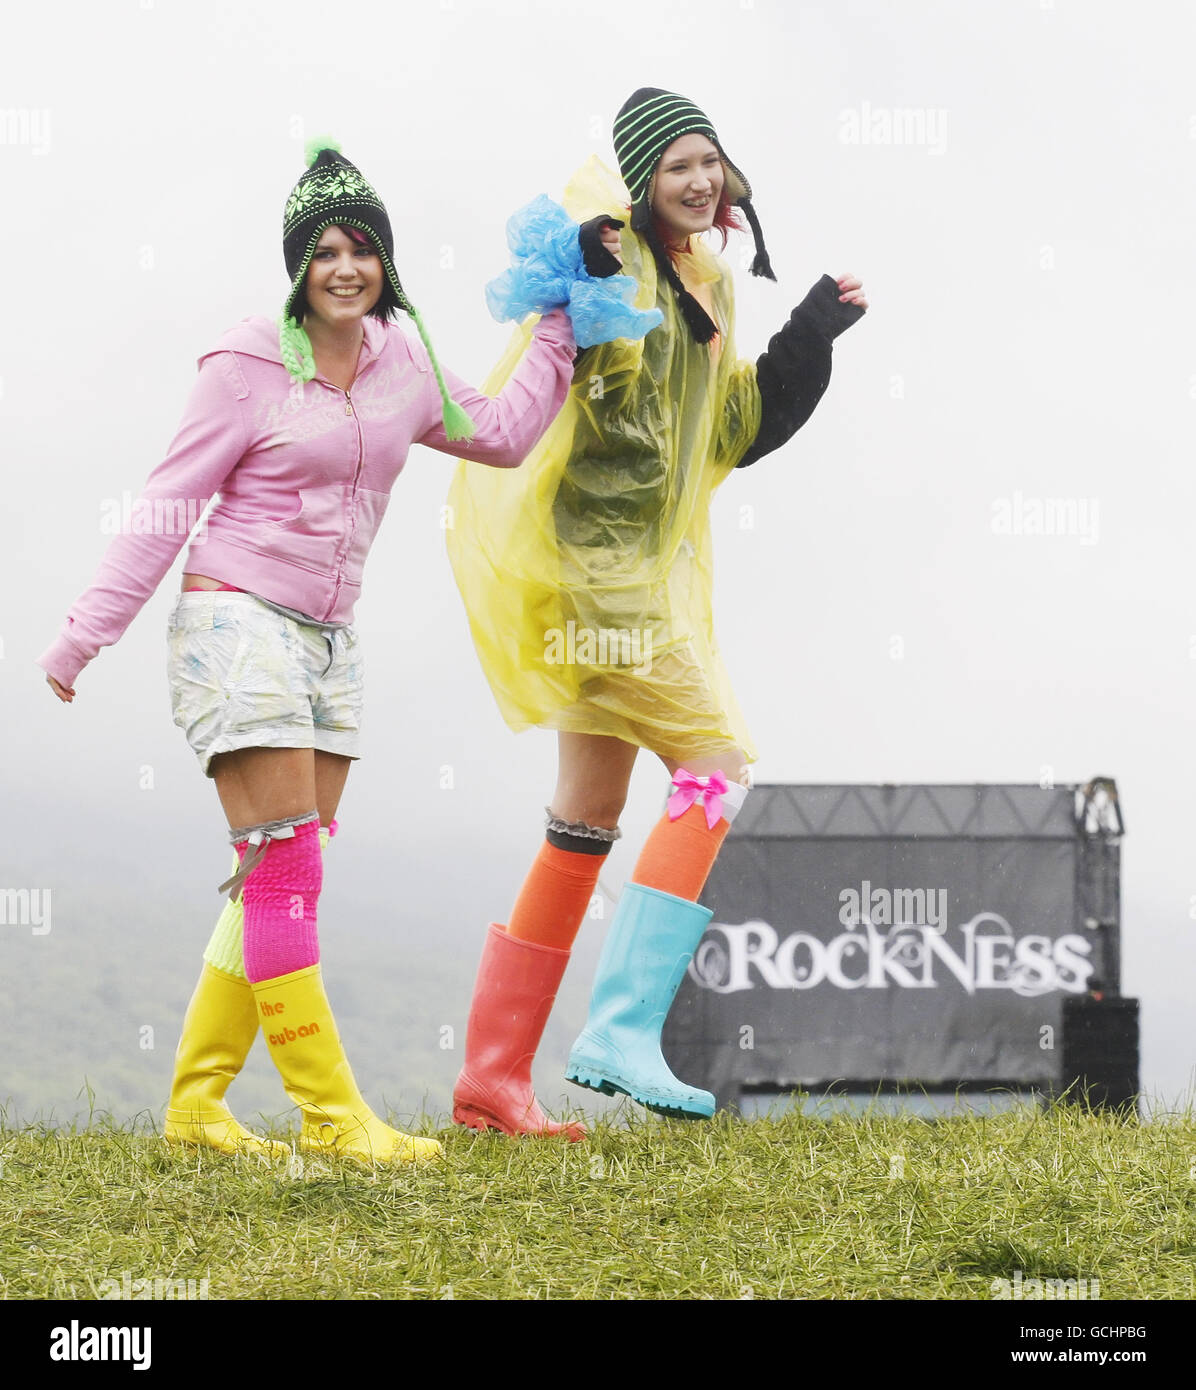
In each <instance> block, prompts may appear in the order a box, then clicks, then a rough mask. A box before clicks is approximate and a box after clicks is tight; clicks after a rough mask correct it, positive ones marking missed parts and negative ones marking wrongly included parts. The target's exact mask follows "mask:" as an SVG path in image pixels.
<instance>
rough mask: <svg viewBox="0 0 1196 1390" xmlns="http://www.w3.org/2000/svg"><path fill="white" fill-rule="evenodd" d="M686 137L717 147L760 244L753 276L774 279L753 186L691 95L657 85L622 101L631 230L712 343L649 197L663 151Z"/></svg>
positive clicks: (621, 144) (618, 133)
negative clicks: (662, 236) (648, 249)
mask: <svg viewBox="0 0 1196 1390" xmlns="http://www.w3.org/2000/svg"><path fill="white" fill-rule="evenodd" d="M683 135H704V136H705V137H706V138H707V140H709V141H711V142H712V143H713V144H714V145H715V146H716V147H717V149H718V152H719V156H720V158H721V159H722V161H723V167H724V168H725V169H726V182H725V188H726V192H727V197H728V198H729V199H730V200H731V202H732V203H734V204H735V206H736V207H739V208H742V209H743V213H744V216H745V217H746V218H747V220H748V226H749V227H751V229H752V235H753V237H754V238H755V242H756V255H755V258H754V260H753V261H752V274H753V275H765V276H767V277H768V279H770V280H775V279H776V278H777V277H776V276H775V275H774V274H773V270H772V265H771V263H770V262H769V259H768V252H767V250H766V249H765V246H764V234H763V232H762V231H761V230H760V222H759V219H758V218H757V217H756V210H755V208H753V207H752V186H751V184H750V183H748V181H747V179H746V178H745V177H744V175H743V173H742V171H741V170H740V169H739V168H737V167H736V165H734V164H732V162H731V161H730V160H729V159H728V158H727V152H726V151H725V150H724V149H723V147H722V145H721V144H720V142H719V138H718V136H717V135H716V134H715V132H714V127H713V126H712V125H711V124H710V120H709V118H708V117H707V116H706V114H705V112H703V111H702V110H701V109H700V108H699V107H697V106H695V105H694V104H693V102H692V101H690V100H689V99H688V97H683V96H678V94H677V93H676V92H664V91H661V89H660V88H659V87H641V88H640V89H639V91H638V92H633V93H632V95H631V96H629V97H628V98H627V100H626V101H625V102H624V103H623V106H622V108H621V109H620V111H619V114H618V115H617V116H616V117H615V128H614V144H615V156H616V157H617V159H618V161H619V172H620V173H621V174H622V175H623V182H624V183H625V184H626V185H627V191H628V193H630V195H631V227H632V230H633V231H636V232H639V234H640V235H641V236H642V237H644V239H645V240H646V241H647V243H648V245H649V246H650V247H651V248H652V253H653V256H654V258H655V260H656V265H657V269H658V270H659V271H660V272H661V274H662V275H664V277H665V278H666V279H667V280H668V282H669V284H670V285H671V286H672V288H673V291H674V293H675V294H676V295H677V299H678V301H679V304H680V308H681V312H682V314H683V315H684V317H685V321H686V322H687V323H688V324H689V327H690V330H691V331H692V333H693V335H694V337H695V338H696V339H697V341H698V342H699V343H708V342H709V341H710V339H711V338H713V337H714V334H715V332H716V331H717V330H716V328H715V325H714V324H713V323H711V321H710V319H709V317H708V315H707V313H706V311H705V310H704V309H703V308H702V306H701V305H700V304H699V303H698V301H697V300H696V299H694V297H693V296H692V295H691V294H690V293H689V291H688V290H687V289H686V288H685V287H684V285H682V283H681V277H680V276H679V275H678V274H677V269H676V267H675V266H674V265H673V262H672V259H671V258H670V256H669V254H668V252H667V251H666V250H665V247H664V245H663V243H662V242H661V240H660V238H659V236H657V234H656V228H655V224H654V222H653V218H652V206H651V202H650V197H649V195H650V194H651V191H652V177H653V175H654V174H655V173H656V166H657V165H658V164H659V163H660V157H661V155H663V154H664V152H665V150H667V149H668V147H669V146H670V145H671V144H672V143H673V141H674V140H679V139H680V138H681V137H682V136H683Z"/></svg>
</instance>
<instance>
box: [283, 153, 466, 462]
mask: <svg viewBox="0 0 1196 1390" xmlns="http://www.w3.org/2000/svg"><path fill="white" fill-rule="evenodd" d="M305 154H306V158H307V166H308V167H307V168H306V169H305V170H304V172H303V174H302V175H301V176H300V179H299V182H298V183H297V184H296V185H295V187H294V188H292V189H291V195H290V197H289V198H288V199H287V206H286V212H285V213H284V214H283V222H282V254H283V259H284V260H285V261H286V267H287V274H288V275H289V276H290V277H291V292H290V294H288V295H287V300H286V303H285V304H284V305H283V307H282V314H281V316H280V318H279V320H278V343H279V349H280V352H281V354H282V360H283V365H284V366H285V367H286V369H287V371H288V372H289V373H290V374H291V376H292V377H294V379H295V380H296V381H310V380H311V379H312V378H313V377H314V376H315V374H316V363H315V358H314V356H313V355H312V349H311V340H310V339H309V338H308V336H307V334H306V333H305V332H304V331H303V325H302V324H301V323H300V322H299V321H298V320H297V319H296V318H295V317H294V307H295V300H296V298H297V297H298V295H299V291H300V290H301V289H302V288H303V281H304V279H305V277H306V275H307V269H308V266H310V265H311V258H312V256H313V255H315V250H316V244H317V242H318V241H319V240H320V237H321V235H322V234H323V233H324V232H326V231H327V230H328V228H329V227H332V226H342V225H343V226H347V227H356V228H357V229H358V230H359V231H362V232H364V233H365V234H366V236H368V237H369V239H370V241H371V243H372V244H373V247H374V250H375V251H377V253H378V256H379V258H380V259H381V261H382V268H383V270H384V272H385V274H386V279H387V282H388V283H389V285H390V289H391V291H392V293H393V295H394V298H395V302H396V303H397V304H398V306H399V308H400V309H403V310H405V311H406V313H408V314H409V315H410V316H411V319H412V321H413V322H414V324H415V326H416V328H417V329H418V330H419V336H420V337H421V338H422V339H423V344H424V347H425V348H427V350H428V357H429V359H430V361H431V363H432V370H433V372H434V373H435V374H436V382H437V385H438V386H439V387H440V398H441V401H442V403H443V417H444V429H445V433H446V434H447V435H448V437H449V439H451V440H459V439H471V438H472V437H473V433H474V423H473V421H472V420H471V419H470V418H469V416H468V415H467V414H466V413H465V411H464V410H463V409H462V408H461V407H460V406H459V405H458V404H457V403H456V401H454V400H453V398H452V397H451V396H450V395H449V390H448V386H447V385H446V384H445V380H444V374H443V372H442V371H441V370H440V363H439V361H438V360H437V357H436V351H435V349H434V348H433V347H432V340H431V338H429V337H428V330H427V329H426V328H425V327H424V321H423V319H421V318H420V316H419V311H418V310H417V309H416V307H415V305H414V304H412V302H411V301H410V300H409V299H408V298H407V294H406V291H405V290H404V289H403V286H402V284H400V282H399V275H398V271H396V270H395V263H394V236H393V234H392V232H391V229H390V218H389V217H388V216H387V215H386V208H385V207H384V206H383V203H382V200H381V198H379V197H378V195H377V193H375V192H374V189H373V187H372V186H371V185H370V184H369V182H368V181H367V180H366V179H365V177H364V176H363V175H362V173H361V170H360V169H358V168H357V166H356V165H354V164H351V163H350V162H349V161H348V160H347V159H346V158H345V157H344V156H343V155H342V154H341V153H340V146H339V145H338V144H336V142H335V141H333V140H312V141H310V142H309V143H308V145H307V148H306V150H305Z"/></svg>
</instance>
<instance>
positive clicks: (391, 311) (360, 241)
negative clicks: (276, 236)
mask: <svg viewBox="0 0 1196 1390" xmlns="http://www.w3.org/2000/svg"><path fill="white" fill-rule="evenodd" d="M333 225H334V226H335V227H336V228H337V229H338V230H339V231H342V232H344V234H345V235H346V236H347V237H348V238H349V240H350V241H355V242H356V243H357V245H358V246H373V247H374V252H375V254H376V253H377V251H378V248H377V246H375V245H374V242H373V240H372V238H370V237H368V236H366V234H365V233H364V232H363V231H362V230H361V228H360V227H350V226H349V225H348V224H347V223H343V222H336V223H333ZM327 230H328V228H327V227H325V228H324V231H327ZM724 240H725V238H724ZM307 269H308V270H310V269H311V264H310V263H309V264H308V267H307ZM310 307H311V306H310V305H309V304H308V302H307V272H306V271H305V272H304V275H303V283H302V284H301V285H300V286H299V288H298V289H297V290H296V291H295V298H294V301H293V302H292V304H291V314H292V316H293V317H294V319H295V322H296V323H302V322H303V319H304V316H305V315H306V313H307V311H308V309H309V308H310ZM399 307H400V305H399V297H398V295H396V294H395V287H394V286H393V285H392V284H391V283H390V276H389V275H387V273H386V262H385V261H383V262H382V293H381V294H380V295H379V296H378V302H377V303H376V304H375V305H374V307H373V308H372V309H370V310H369V312H368V314H367V317H368V318H375V319H381V320H382V322H383V323H392V322H393V321H394V317H395V310H396V309H398V308H399Z"/></svg>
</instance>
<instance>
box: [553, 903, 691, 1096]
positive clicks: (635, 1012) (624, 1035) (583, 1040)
mask: <svg viewBox="0 0 1196 1390" xmlns="http://www.w3.org/2000/svg"><path fill="white" fill-rule="evenodd" d="M712 916H713V913H712V912H711V910H710V908H708V907H699V906H698V904H697V903H691V902H690V901H689V900H688V899H686V898H676V897H674V896H673V895H672V893H662V892H660V890H659V889H656V888H645V887H644V886H643V885H642V884H639V883H629V884H628V885H627V886H626V888H624V890H623V896H622V898H620V900H619V906H618V908H617V909H616V911H615V915H614V920H613V921H612V922H611V924H610V931H609V932H608V933H607V936H606V941H605V942H604V943H603V946H602V955H601V957H600V958H599V960H598V971H597V974H596V976H595V978H594V992H593V994H592V995H591V996H590V1016H589V1018H588V1019H587V1020H586V1026H585V1028H584V1029H583V1030H582V1033H581V1036H580V1037H579V1038H578V1039H577V1041H576V1042H575V1043H574V1044H573V1051H572V1052H570V1054H569V1065H568V1066H567V1067H566V1069H565V1077H566V1079H567V1080H569V1081H572V1082H574V1083H575V1084H576V1085H578V1086H588V1087H589V1088H590V1090H592V1091H601V1092H603V1094H605V1095H608V1096H613V1095H614V1094H615V1093H616V1092H617V1091H618V1092H622V1093H623V1095H626V1096H630V1097H631V1099H632V1100H635V1101H638V1102H639V1103H640V1104H641V1105H645V1106H647V1107H648V1109H649V1110H655V1111H657V1112H658V1113H659V1114H662V1115H689V1116H694V1117H698V1118H701V1119H708V1118H709V1117H710V1116H711V1115H713V1114H714V1097H713V1096H712V1095H711V1094H710V1092H709V1091H700V1090H698V1089H697V1087H695V1086H687V1085H686V1084H685V1083H684V1082H683V1081H678V1080H677V1078H676V1077H675V1076H674V1075H673V1073H672V1072H671V1071H670V1070H669V1067H668V1063H667V1062H666V1061H665V1060H664V1054H663V1053H662V1052H661V1050H660V1030H661V1029H662V1028H663V1027H664V1021H665V1019H666V1018H667V1017H668V1012H669V1009H670V1008H672V1005H673V1000H674V998H675V997H676V994H677V990H678V988H679V987H680V984H681V977H682V975H684V974H685V971H686V967H687V966H688V965H689V962H690V961H691V960H692V959H693V953H694V951H695V950H696V949H697V945H698V942H699V941H700V940H701V939H702V933H703V932H704V931H705V930H706V923H707V922H709V921H710V918H711V917H712Z"/></svg>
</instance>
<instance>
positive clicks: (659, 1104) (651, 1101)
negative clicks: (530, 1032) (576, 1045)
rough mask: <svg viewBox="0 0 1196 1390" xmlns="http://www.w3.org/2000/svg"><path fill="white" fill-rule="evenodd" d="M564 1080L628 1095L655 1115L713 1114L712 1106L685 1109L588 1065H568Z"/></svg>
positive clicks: (605, 1092)
mask: <svg viewBox="0 0 1196 1390" xmlns="http://www.w3.org/2000/svg"><path fill="white" fill-rule="evenodd" d="M565 1080H566V1081H572V1082H573V1084H574V1085H575V1086H585V1087H586V1088H587V1089H588V1090H591V1091H601V1092H602V1094H603V1095H604V1096H613V1095H624V1096H629V1097H630V1098H631V1099H632V1100H633V1101H635V1103H636V1104H637V1105H642V1106H643V1107H644V1109H645V1110H651V1111H653V1112H654V1113H655V1114H657V1115H668V1116H671V1117H673V1118H674V1119H684V1120H708V1119H710V1117H711V1116H712V1115H713V1114H714V1107H713V1106H711V1107H710V1109H709V1110H707V1109H706V1108H705V1107H703V1108H702V1109H690V1110H687V1109H686V1108H685V1106H684V1105H682V1104H681V1103H680V1101H663V1100H660V1099H659V1098H658V1097H654V1096H652V1095H651V1094H650V1093H649V1092H647V1091H643V1090H638V1089H637V1088H636V1087H635V1086H632V1085H630V1084H624V1083H623V1082H622V1081H621V1080H617V1079H616V1078H614V1077H611V1076H609V1075H608V1074H607V1073H606V1072H605V1071H600V1070H597V1069H594V1068H590V1067H584V1066H573V1067H569V1068H568V1069H567V1070H566V1072H565Z"/></svg>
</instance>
